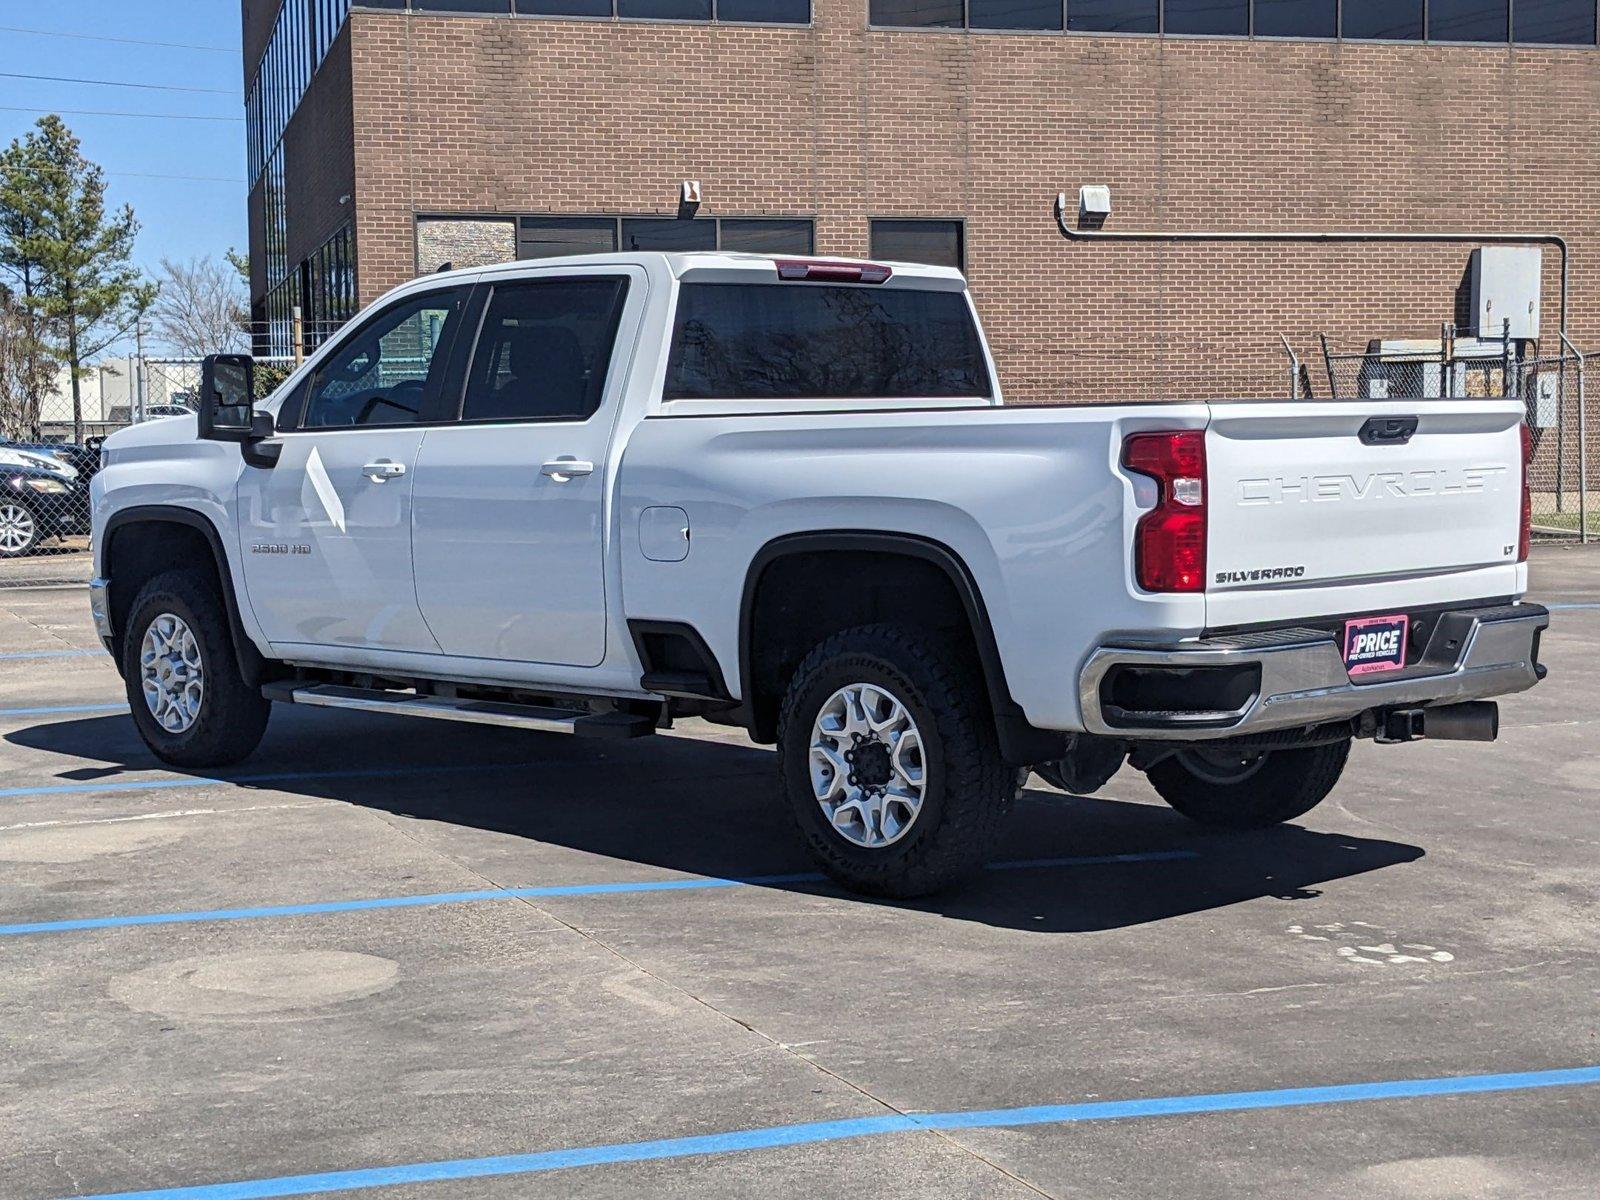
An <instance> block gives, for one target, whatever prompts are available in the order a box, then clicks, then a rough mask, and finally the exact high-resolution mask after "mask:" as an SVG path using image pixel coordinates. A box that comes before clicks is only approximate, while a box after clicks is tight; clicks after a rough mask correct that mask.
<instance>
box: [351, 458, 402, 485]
mask: <svg viewBox="0 0 1600 1200" xmlns="http://www.w3.org/2000/svg"><path fill="white" fill-rule="evenodd" d="M361 473H362V474H363V475H365V476H366V477H367V478H368V479H370V480H372V482H373V483H388V482H389V480H391V479H399V478H400V476H402V475H404V474H405V473H406V465H405V463H397V462H390V461H389V460H388V459H387V458H380V459H379V460H378V461H377V462H369V463H368V464H367V465H366V466H364V467H362V468H361Z"/></svg>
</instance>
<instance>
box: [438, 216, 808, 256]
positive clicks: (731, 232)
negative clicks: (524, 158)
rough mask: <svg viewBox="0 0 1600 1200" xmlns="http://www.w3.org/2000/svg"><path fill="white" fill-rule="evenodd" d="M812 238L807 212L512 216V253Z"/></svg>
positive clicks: (770, 248) (759, 244)
mask: <svg viewBox="0 0 1600 1200" xmlns="http://www.w3.org/2000/svg"><path fill="white" fill-rule="evenodd" d="M419 227H420V222H419ZM812 240H813V236H812V222H811V220H810V218H808V217H694V218H692V219H690V220H682V219H680V218H677V217H545V216H534V217H519V218H517V257H518V258H558V257H560V256H561V255H564V254H609V253H611V252H612V251H614V250H618V249H621V250H661V251H668V252H676V251H685V250H728V251H741V252H745V253H750V254H810V253H811V247H812Z"/></svg>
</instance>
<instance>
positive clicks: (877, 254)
mask: <svg viewBox="0 0 1600 1200" xmlns="http://www.w3.org/2000/svg"><path fill="white" fill-rule="evenodd" d="M963 241H964V239H963V237H962V229H961V222H960V221H874V222H872V257H873V258H886V259H889V260H890V261H892V262H914V263H927V264H929V265H930V266H935V267H957V268H959V267H961V266H962V265H963V259H964V258H965V251H966V247H965V246H964V245H963Z"/></svg>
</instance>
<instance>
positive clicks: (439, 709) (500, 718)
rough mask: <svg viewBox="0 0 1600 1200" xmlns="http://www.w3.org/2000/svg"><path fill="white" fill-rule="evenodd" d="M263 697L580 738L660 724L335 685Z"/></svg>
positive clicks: (285, 687)
mask: <svg viewBox="0 0 1600 1200" xmlns="http://www.w3.org/2000/svg"><path fill="white" fill-rule="evenodd" d="M261 694H262V695H263V696H265V697H266V698H267V699H268V700H277V701H279V702H280V703H283V704H310V705H313V706H315V707H318V708H346V709H353V710H355V711H357V712H376V713H394V714H398V715H400V716H406V717H432V718H433V719H434V720H437V721H465V722H467V723H469V724H472V725H500V726H503V727H506V728H511V729H536V730H539V731H540V732H543V733H571V734H576V735H578V736H579V737H595V738H636V737H647V736H649V735H650V734H652V733H654V732H655V731H656V729H655V723H654V722H653V721H651V719H650V718H649V717H647V716H643V715H641V714H638V713H622V712H608V713H591V712H587V711H585V710H584V709H566V708H540V707H538V706H536V705H532V704H506V703H502V702H500V701H495V700H461V699H455V698H451V697H448V696H422V695H415V694H412V693H410V692H384V691H376V690H370V691H369V690H367V689H365V688H353V687H341V686H339V685H337V684H332V683H269V684H267V686H266V687H264V688H262V689H261Z"/></svg>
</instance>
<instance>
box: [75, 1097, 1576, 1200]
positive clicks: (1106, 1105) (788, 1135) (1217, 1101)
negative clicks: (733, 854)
mask: <svg viewBox="0 0 1600 1200" xmlns="http://www.w3.org/2000/svg"><path fill="white" fill-rule="evenodd" d="M1596 1083H1600V1067H1573V1068H1568V1069H1564V1070H1554V1071H1522V1072H1517V1073H1513V1074H1501V1075H1456V1076H1444V1077H1441V1078H1435V1079H1396V1080H1386V1081H1381V1082H1377V1083H1347V1084H1336V1085H1334V1086H1332V1087H1302V1088H1279V1089H1274V1090H1271V1091H1258V1092H1213V1093H1211V1094H1209V1095H1201V1096H1156V1097H1151V1098H1148V1099H1138V1100H1106V1101H1096V1102H1093V1103H1082V1104H1050V1105H1041V1106H1038V1107H1033V1108H997V1109H987V1110H982V1111H976V1112H942V1113H938V1112H936V1113H910V1114H906V1113H885V1114H882V1115H879V1116H871V1117H855V1118H852V1119H846V1120H840V1121H815V1122H809V1123H805V1124H798V1125H772V1126H768V1127H766V1128H764V1129H741V1130H731V1131H727V1132H722V1133H708V1134H698V1135H694V1136H690V1137H675V1138H662V1139H659V1140H657V1141H649V1142H614V1143H611V1144H609V1145H600V1146H578V1147H573V1148H570V1149H565V1150H543V1151H536V1152H534V1153H530V1154H504V1155H496V1156H493V1157H490V1158H458V1159H446V1160H443V1161H438V1162H420V1163H406V1164H401V1165H398V1166H388V1167H366V1168H362V1169H359V1170H352V1171H327V1172H323V1173H320V1174H315V1175H280V1176H278V1177H277V1178H273V1179H247V1180H238V1181H236V1182H232V1183H213V1184H201V1185H200V1186H198V1187H175V1188H157V1189H155V1190H152V1191H142V1192H106V1193H102V1194H101V1195H99V1196H91V1197H87V1198H84V1200H272V1198H274V1197H280V1196H308V1195H312V1194H322V1193H329V1192H354V1191H361V1190H364V1189H367V1188H379V1187H397V1186H400V1185H403V1184H412V1183H438V1182H442V1181H446V1180H457V1179H485V1178H489V1177H493V1176H501V1175H533V1174H539V1173H542V1172H549V1171H567V1170H572V1169H573V1168H576V1167H592V1166H600V1165H605V1164H617V1163H639V1162H658V1161H660V1160H662V1159H681V1158H700V1157H706V1156H710V1155H720V1154H742V1153H748V1152H750V1151H753V1150H770V1149H775V1148H777V1147H782V1146H808V1145H817V1144H819V1143H825V1142H842V1141H848V1140H851V1139H855V1138H863V1137H876V1136H879V1135H883V1134H891V1133H912V1132H917V1131H920V1130H934V1129H1007V1128H1016V1127H1019V1126H1027V1125H1065V1124H1072V1123H1075V1122H1080V1121H1115V1120H1125V1119H1128V1118H1133V1117H1165V1116H1173V1115H1176V1114H1183V1113H1215V1112H1240V1111H1245V1110H1250V1109H1270V1108H1298V1107H1304V1106H1307V1105H1316V1104H1351V1103H1356V1102H1359V1101H1365V1100H1404V1099H1419V1098H1424V1097H1433V1096H1466V1095H1475V1094H1482V1093H1485V1092H1513V1091H1527V1090H1530V1089H1533V1088H1551V1087H1574V1086H1580V1085H1587V1084H1596Z"/></svg>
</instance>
